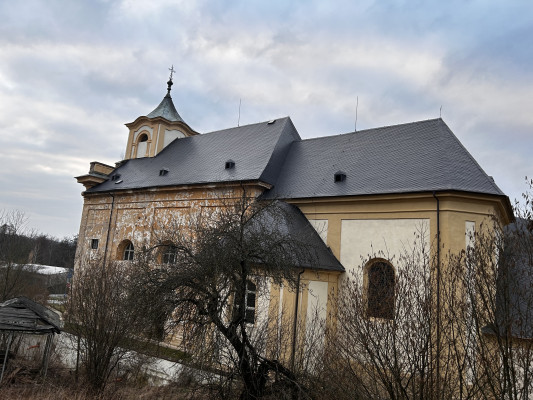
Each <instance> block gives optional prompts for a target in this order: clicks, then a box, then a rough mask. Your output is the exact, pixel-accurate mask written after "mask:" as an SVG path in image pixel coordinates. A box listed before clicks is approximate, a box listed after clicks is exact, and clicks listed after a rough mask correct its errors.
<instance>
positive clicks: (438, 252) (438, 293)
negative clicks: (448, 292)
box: [433, 191, 441, 393]
mask: <svg viewBox="0 0 533 400" xmlns="http://www.w3.org/2000/svg"><path fill="white" fill-rule="evenodd" d="M433 197H434V198H435V200H437V377H436V379H437V382H436V383H437V385H436V386H437V387H436V393H440V392H439V390H440V351H441V349H440V347H441V343H440V274H441V271H440V200H439V198H438V197H437V192H435V191H433Z"/></svg>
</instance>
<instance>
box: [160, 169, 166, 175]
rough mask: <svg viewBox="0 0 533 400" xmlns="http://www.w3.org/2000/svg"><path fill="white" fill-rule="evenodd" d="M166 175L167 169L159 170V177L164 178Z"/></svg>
mask: <svg viewBox="0 0 533 400" xmlns="http://www.w3.org/2000/svg"><path fill="white" fill-rule="evenodd" d="M166 174H168V168H162V169H160V170H159V176H165V175H166Z"/></svg>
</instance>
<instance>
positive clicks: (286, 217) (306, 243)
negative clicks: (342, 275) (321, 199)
mask: <svg viewBox="0 0 533 400" xmlns="http://www.w3.org/2000/svg"><path fill="white" fill-rule="evenodd" d="M266 227H268V228H269V229H272V231H273V232H275V233H276V235H277V236H279V237H288V238H289V239H288V240H287V241H285V242H286V243H291V248H290V249H287V250H289V251H288V252H287V253H288V254H290V255H292V256H293V257H295V259H294V260H293V261H294V263H295V264H296V265H298V266H300V267H307V268H312V269H320V270H329V271H341V272H343V271H344V267H343V266H342V264H341V263H340V262H339V260H337V258H336V257H335V256H334V255H333V253H332V252H331V250H330V248H329V247H327V245H326V244H325V243H324V241H323V240H322V238H321V237H320V235H319V234H318V233H317V231H316V230H315V229H314V228H313V226H312V225H311V223H310V222H309V220H308V219H307V218H306V216H305V215H304V214H303V213H302V212H301V211H300V209H299V208H298V207H296V206H294V205H292V204H288V203H285V202H283V201H275V203H274V204H272V205H271V206H270V207H266V208H265V209H264V210H263V212H262V215H261V221H260V223H259V224H258V225H257V229H258V230H259V231H260V232H263V231H264V230H265V229H266ZM254 228H255V226H254V225H251V226H250V229H251V230H254Z"/></svg>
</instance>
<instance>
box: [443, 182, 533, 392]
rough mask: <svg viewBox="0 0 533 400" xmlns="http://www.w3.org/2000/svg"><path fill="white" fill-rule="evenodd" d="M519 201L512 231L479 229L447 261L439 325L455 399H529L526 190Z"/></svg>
mask: <svg viewBox="0 0 533 400" xmlns="http://www.w3.org/2000/svg"><path fill="white" fill-rule="evenodd" d="M531 184H533V182H530V189H531ZM524 200H525V202H524V204H523V205H520V204H517V205H516V207H515V214H516V216H517V219H516V222H515V223H513V224H511V225H510V226H508V227H505V228H501V227H499V226H498V225H497V224H496V223H494V224H489V225H490V226H485V229H484V228H483V227H482V228H481V229H480V230H479V231H478V232H476V233H475V235H473V237H472V240H471V242H472V245H471V246H469V248H468V249H467V251H466V252H465V253H463V254H461V255H458V256H455V257H450V261H449V267H450V268H449V277H450V279H449V281H448V282H449V285H447V286H445V288H446V287H447V295H445V296H444V297H445V298H446V299H447V305H446V307H445V315H446V318H445V320H446V321H447V323H448V325H449V328H448V331H449V332H453V333H454V338H453V339H454V340H453V341H451V342H450V346H451V347H453V351H454V353H455V354H457V355H458V356H457V357H456V358H455V360H454V367H455V369H456V370H457V371H458V373H457V374H456V381H457V382H458V384H459V389H460V391H459V392H458V393H459V394H460V398H483V399H493V398H501V399H513V400H518V399H521V400H524V399H529V398H531V396H532V395H533V219H532V217H533V203H532V202H531V190H530V191H528V192H526V193H524Z"/></svg>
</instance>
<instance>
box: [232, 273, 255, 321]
mask: <svg viewBox="0 0 533 400" xmlns="http://www.w3.org/2000/svg"><path fill="white" fill-rule="evenodd" d="M256 291H257V287H256V285H255V283H253V282H252V281H250V280H247V281H246V291H245V293H244V307H245V310H244V322H246V323H248V324H255V300H256ZM235 307H236V309H237V310H238V309H239V307H240V306H239V305H238V304H236V305H235Z"/></svg>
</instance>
